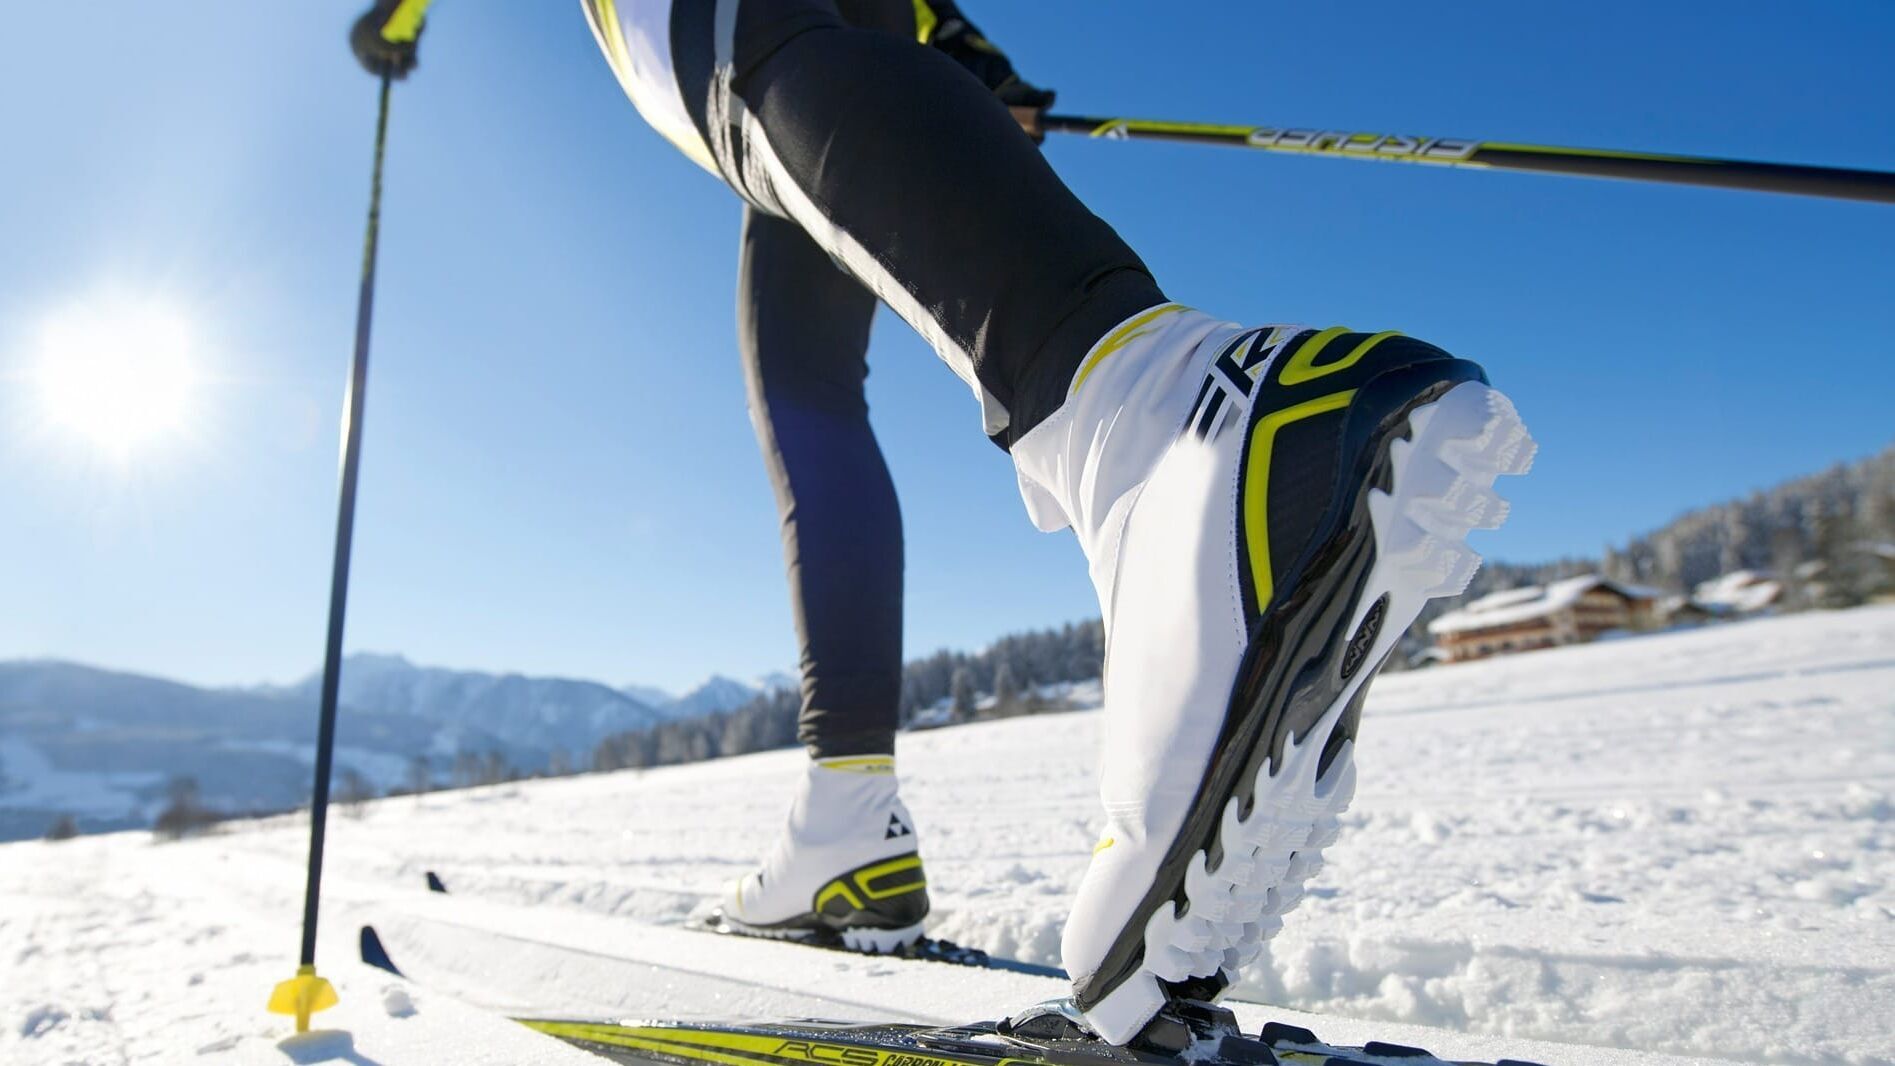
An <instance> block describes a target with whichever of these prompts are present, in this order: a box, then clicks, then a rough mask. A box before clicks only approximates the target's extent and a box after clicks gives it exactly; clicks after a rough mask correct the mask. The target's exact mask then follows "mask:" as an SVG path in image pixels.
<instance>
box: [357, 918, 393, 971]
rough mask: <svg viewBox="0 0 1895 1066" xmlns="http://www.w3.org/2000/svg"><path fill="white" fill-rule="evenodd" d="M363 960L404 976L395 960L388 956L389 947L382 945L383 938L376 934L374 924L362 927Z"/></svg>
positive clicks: (380, 968)
mask: <svg viewBox="0 0 1895 1066" xmlns="http://www.w3.org/2000/svg"><path fill="white" fill-rule="evenodd" d="M362 961H363V962H366V963H368V964H369V965H370V966H373V967H375V968H376V969H378V970H386V971H388V972H389V973H392V974H394V975H395V976H396V977H400V976H402V972H401V970H400V969H398V968H397V967H396V966H395V960H394V959H391V958H389V957H388V949H387V948H385V947H383V946H382V938H381V937H380V936H379V935H377V934H376V932H375V927H374V926H372V925H365V926H363V927H362Z"/></svg>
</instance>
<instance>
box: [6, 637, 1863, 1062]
mask: <svg viewBox="0 0 1895 1066" xmlns="http://www.w3.org/2000/svg"><path fill="white" fill-rule="evenodd" d="M1892 647H1895V607H1873V608H1862V609H1856V610H1851V611H1837V612H1816V613H1810V614H1804V615H1798V616H1794V617H1785V618H1775V619H1765V620H1758V621H1750V622H1740V623H1734V624H1731V625H1725V626H1717V627H1712V628H1708V629H1703V630H1698V631H1695V632H1688V633H1675V634H1665V635H1659V636H1653V637H1647V638H1641V639H1637V640H1625V641H1616V642H1608V643H1602V644H1594V645H1587V646H1582V647H1573V648H1563V649H1556V650H1552V651H1546V652H1540V653H1536V654H1534V655H1532V656H1521V657H1516V658H1512V659H1500V660H1491V661H1486V662H1479V663H1472V664H1467V665H1462V666H1449V667H1443V668H1440V669H1437V670H1432V671H1425V672H1419V673H1414V674H1409V675H1405V676H1402V677H1396V678H1390V679H1387V680H1385V681H1384V682H1383V683H1381V684H1380V685H1378V686H1377V688H1376V689H1375V691H1374V694H1373V696H1372V697H1371V698H1370V700H1369V702H1368V705H1367V708H1366V710H1365V716H1364V720H1363V733H1362V740H1361V746H1360V749H1359V755H1358V757H1359V759H1360V767H1361V780H1362V785H1361V790H1360V792H1359V794H1358V797H1357V800H1356V802H1355V805H1354V807H1353V809H1352V810H1351V811H1350V813H1349V814H1348V816H1347V819H1346V821H1347V825H1346V829H1345V831H1344V834H1343V837H1342V839H1341V841H1340V842H1339V843H1338V844H1337V845H1336V846H1335V847H1334V848H1332V849H1331V851H1330V853H1329V863H1328V865H1327V866H1326V868H1325V869H1324V870H1323V871H1322V873H1321V874H1320V875H1319V876H1318V877H1317V879H1316V880H1315V881H1314V882H1312V885H1311V891H1310V893H1309V896H1308V897H1307V899H1306V901H1305V903H1304V904H1303V906H1302V908H1301V909H1300V910H1298V911H1297V912H1296V913H1295V914H1293V915H1291V916H1290V918H1289V921H1288V923H1287V925H1286V927H1285V929H1284V931H1283V932H1282V933H1281V934H1280V935H1279V937H1278V938H1277V939H1276V940H1275V941H1274V942H1273V943H1272V944H1271V946H1270V949H1269V951H1268V952H1267V953H1266V955H1265V956H1264V958H1263V960H1261V961H1260V962H1259V964H1258V965H1256V966H1255V967H1253V968H1252V969H1251V970H1250V971H1249V972H1248V973H1247V975H1246V979H1245V981H1244V983H1243V984H1242V985H1241V986H1240V987H1239V988H1238V989H1237V991H1236V997H1237V998H1238V999H1241V1000H1244V1001H1247V1002H1250V1003H1253V1004H1254V1003H1256V1002H1267V1003H1271V1004H1276V1006H1272V1007H1267V1008H1266V1007H1262V1006H1256V1005H1241V1004H1240V1005H1239V1013H1240V1017H1242V1019H1243V1020H1244V1022H1245V1024H1246V1025H1250V1026H1255V1025H1257V1024H1259V1023H1261V1022H1262V1021H1263V1020H1265V1019H1283V1020H1289V1021H1292V1022H1294V1023H1297V1024H1303V1025H1307V1026H1309V1027H1311V1028H1313V1029H1315V1030H1316V1031H1317V1032H1318V1033H1319V1034H1322V1035H1324V1036H1327V1037H1330V1038H1332V1039H1336V1040H1357V1041H1359V1040H1362V1039H1368V1038H1377V1037H1379V1038H1381V1039H1388V1040H1394V1041H1398V1042H1402V1043H1410V1044H1419V1045H1422V1046H1425V1047H1429V1048H1431V1049H1432V1050H1435V1051H1437V1052H1442V1053H1446V1054H1449V1055H1461V1056H1470V1057H1472V1056H1481V1057H1487V1058H1493V1057H1498V1056H1513V1057H1518V1058H1526V1059H1530V1060H1533V1061H1538V1062H1545V1063H1549V1064H1551V1066H1589V1064H1594V1063H1597V1064H1601V1066H1604V1064H1620V1063H1626V1064H1630V1063H1637V1064H1641V1066H1656V1064H1658V1063H1677V1064H1679V1066H1684V1063H1686V1062H1687V1061H1693V1062H1697V1063H1700V1064H1701V1063H1702V1062H1703V1061H1704V1060H1703V1058H1696V1059H1692V1060H1684V1059H1679V1058H1675V1056H1701V1057H1709V1058H1713V1059H1721V1060H1741V1061H1747V1062H1776V1063H1798V1064H1801V1063H1810V1064H1815V1063H1849V1064H1854V1066H1875V1064H1886V1063H1895V1021H1892V1020H1891V1018H1890V1016H1889V1013H1888V1011H1887V1009H1886V1008H1887V1005H1888V1003H1890V1002H1891V1001H1895V744H1891V743H1890V742H1889V740H1890V734H1889V722H1890V721H1891V716H1892V715H1895V658H1891V656H1890V652H1889V649H1890V648H1892ZM1098 724H1099V722H1098V715H1097V714H1096V713H1095V712H1076V713H1069V714H1062V715H1049V716H1043V717H1037V718H1021V719H1014V720H1009V721H1000V722H986V723H977V724H973V725H967V726H959V727H955V728H950V729H943V730H936V731H933V732H928V733H921V734H914V735H911V736H908V737H905V738H904V739H903V740H902V742H901V743H902V747H901V752H900V757H901V763H902V767H903V779H904V792H905V794H906V797H907V800H908V803H909V805H910V807H911V809H912V810H913V812H914V815H915V817H916V819H917V825H918V829H919V833H920V836H919V841H920V845H921V848H922V853H923V855H924V857H925V859H926V861H927V862H928V865H929V883H930V891H931V893H932V894H933V897H934V903H935V909H934V913H933V916H932V917H931V919H930V924H931V926H932V930H933V932H934V933H936V934H937V935H940V936H945V937H949V938H951V939H954V940H957V941H959V942H962V943H966V944H972V945H976V946H980V947H984V948H987V949H990V950H992V951H994V952H997V953H1001V954H1006V955H1012V956H1016V957H1019V958H1022V959H1026V960H1030V961H1036V962H1048V961H1053V960H1054V959H1055V957H1056V950H1057V943H1058V938H1059V934H1060V928H1061V922H1062V918H1063V915H1064V913H1065V907H1066V905H1067V902H1068V900H1069V899H1070V897H1071V893H1072V891H1073V888H1074V886H1075V885H1076V884H1077V881H1078V879H1079V876H1080V874H1081V872H1082V871H1083V870H1084V868H1085V865H1086V861H1087V855H1088V852H1089V850H1090V848H1091V846H1092V843H1093V838H1094V834H1095V833H1096V831H1097V830H1098V827H1099V822H1100V815H1099V811H1098V809H1097V799H1096V795H1097V793H1096V786H1095V782H1094V779H1093V775H1092V766H1093V749H1094V746H1095V744H1096V743H1097V738H1098ZM799 758H800V756H799V755H798V753H796V752H792V751H785V752H771V753H764V754H760V755H753V756H746V757H743V758H737V759H726V760H720V761H717V762H710V763H704V764H700V765H697V766H687V767H672V768H666V769H656V770H646V771H625V772H620V773H612V774H597V775H591V776H586V777H579V778H572V779H567V780H561V781H535V782H521V783H516V784H507V785H501V786H496V787H491V788H480V789H472V790H466V791H461V792H452V793H436V794H433V795H429V796H426V797H421V798H419V799H413V798H397V799H390V800H384V801H380V802H377V803H374V804H371V805H370V808H369V810H368V812H367V814H366V816H365V817H363V818H361V819H359V820H354V819H339V820H337V821H335V822H333V823H332V830H331V835H330V841H329V847H330V866H329V873H328V877H327V878H326V880H325V885H326V886H327V890H328V896H327V903H326V910H325V914H326V917H325V921H324V925H323V929H324V935H323V941H322V944H321V953H320V960H321V966H322V968H323V971H324V972H325V973H327V974H329V975H330V976H331V977H332V978H333V979H335V980H336V981H337V982H338V984H339V986H340V989H341V994H342V997H343V1006H342V1007H341V1008H340V1009H338V1010H337V1011H335V1012H332V1013H330V1014H327V1015H324V1016H322V1019H321V1020H322V1023H323V1024H324V1025H325V1026H327V1027H328V1028H329V1029H330V1032H329V1033H328V1034H327V1035H326V1036H321V1037H312V1038H308V1039H307V1040H306V1041H305V1042H304V1043H297V1042H294V1041H292V1042H288V1043H286V1044H283V1045H279V1044H278V1043H277V1042H278V1041H279V1040H281V1039H282V1037H283V1036H284V1034H286V1033H287V1027H286V1025H285V1023H283V1022H282V1021H281V1020H280V1019H272V1018H271V1017H269V1016H267V1015H264V1014H263V1013H261V1010H260V1007H261V1003H262V999H263V996H264V993H265V991H266V990H267V989H268V987H269V986H270V984H271V983H272V982H274V981H276V980H279V979H281V978H282V977H284V976H287V974H288V973H289V971H290V968H291V961H292V958H291V955H292V950H291V949H292V948H293V947H294V945H295V929H296V919H297V914H298V907H299V900H300V891H301V886H302V879H301V861H302V856H303V846H304V826H303V825H302V824H301V822H300V820H299V819H296V818H279V819H272V820H269V821H266V822H258V823H246V824H239V825H233V826H229V827H227V828H226V829H225V830H224V831H222V832H220V833H218V834H216V835H214V836H210V837H206V838H202V839H197V840H191V841H185V842H182V843H177V844H169V845H164V846H158V847H154V846H151V845H150V843H149V841H150V837H149V835H147V834H144V833H137V834H125V835H119V836H108V837H93V838H83V839H80V840H76V841H70V842H66V843H63V844H48V843H41V842H31V843H22V844H12V845H6V846H4V847H0V914H4V915H6V918H5V920H0V957H4V958H7V959H9V960H12V963H11V964H12V967H13V968H12V970H11V971H10V972H9V979H8V981H6V982H4V984H0V1018H3V1019H4V1020H5V1024H0V1060H4V1061H6V1062H9V1063H23V1064H37V1063H55V1062H67V1061H100V1060H111V1059H114V1058H115V1057H116V1056H117V1055H118V1053H119V1052H120V1050H121V1049H123V1048H126V1047H131V1046H137V1047H141V1048H146V1049H149V1050H150V1051H151V1052H152V1053H153V1054H156V1055H159V1056H161V1057H162V1056H163V1055H165V1054H168V1053H173V1052H175V1053H178V1054H189V1053H190V1052H192V1051H195V1052H197V1054H196V1055H195V1056H193V1060H194V1061H200V1062H204V1063H206V1064H216V1063H223V1062H232V1063H235V1062H265V1061H282V1058H283V1056H284V1055H285V1053H288V1054H290V1055H291V1057H292V1058H296V1059H297V1060H298V1061H313V1060H314V1059H316V1058H323V1059H329V1058H343V1059H348V1060H349V1061H365V1062H391V1063H392V1062H402V1063H409V1064H427V1063H450V1062H451V1063H454V1064H455V1066H462V1064H466V1063H495V1064H499V1063H507V1064H518V1063H523V1062H545V1063H554V1062H572V1063H575V1064H577V1063H583V1062H586V1061H592V1060H587V1059H584V1058H582V1057H581V1058H571V1057H562V1056H561V1052H562V1051H563V1049H560V1048H557V1047H554V1046H551V1045H543V1044H541V1043H539V1042H536V1041H533V1040H523V1039H521V1033H522V1031H521V1030H519V1029H517V1028H515V1027H512V1026H510V1025H509V1024H508V1023H506V1022H504V1021H501V1020H500V1019H499V1018H498V1017H497V1016H496V1015H491V1014H486V1013H484V1012H482V1011H479V1010H475V1009H472V1008H471V1007H470V1006H468V1004H470V1003H473V1004H487V1005H492V1006H497V1007H504V1008H505V1009H507V1010H510V1011H514V1012H522V1013H548V1012H558V1013H576V1014H610V1015H619V1016H624V1015H640V1016H642V1015H653V1014H658V1015H663V1014H674V1015H675V1014H685V1013H690V1014H696V1015H700V1016H701V1015H704V1014H740V1015H746V1016H753V1017H754V1016H760V1015H769V1014H784V1013H794V1014H815V1015H825V1016H830V1017H843V1018H856V1019H861V1018H865V1017H869V1016H879V1017H888V1016H894V1017H906V1018H914V1019H919V1020H936V1021H948V1020H965V1019H968V1018H975V1017H993V1016H995V1015H997V1014H1000V1013H1004V1012H1007V1011H1010V1010H1013V1009H1016V1008H1018V1007H1020V1006H1022V1005H1024V1004H1026V1003H1028V1002H1030V1001H1032V1000H1034V999H1038V998H1042V997H1044V996H1047V995H1050V994H1053V993H1055V992H1057V991H1058V988H1059V985H1058V983H1057V982H1055V981H1052V980H1049V979H1045V978H1038V977H1028V976H1025V975H1019V974H996V973H985V972H978V971H967V970H960V969H958V968H955V967H945V966H940V965H937V964H926V963H900V962H890V961H886V960H871V959H852V958H848V957H844V956H838V955H833V954H830V953H819V952H810V951H807V950H806V949H800V948H795V947H791V946H786V945H777V944H767V943H750V942H741V941H727V940H721V939H716V938H707V937H704V936H703V935H701V934H694V933H686V932H682V931H680V930H678V929H677V928H676V927H677V924H678V923H679V922H680V921H682V920H683V918H684V917H685V916H686V915H688V914H689V913H691V911H692V910H693V908H695V907H697V906H698V905H699V904H700V902H701V901H702V900H703V898H704V897H705V895H706V894H707V893H710V892H712V891H714V890H715V888H716V886H717V885H718V883H719V882H720V881H721V880H722V879H724V878H727V877H730V876H733V875H735V874H736V873H738V872H739V871H741V870H742V869H744V867H745V866H746V864H747V863H748V862H750V861H753V859H754V858H755V856H756V855H757V854H758V853H759V852H760V851H761V850H762V849H763V848H764V847H765V846H766V844H767V842H768V839H769V837H770V835H771V834H772V833H773V832H774V831H775V828H776V826H777V825H778V823H779V822H780V820H781V818H782V817H783V810H784V806H785V803H786V802H787V797H788V791H789V788H790V786H791V782H792V779H793V777H794V774H795V773H796V769H797V763H798V760H799ZM426 870H434V871H438V872H439V873H440V875H441V876H442V877H443V878H445V879H446V881H447V883H448V884H449V885H450V886H451V887H452V889H453V891H454V895H452V896H446V897H442V896H433V895H430V894H428V893H426V892H425V891H423V890H422V888H421V876H422V872H423V871H426ZM363 921H373V922H375V923H377V925H378V926H379V927H380V928H381V929H382V931H383V933H384V934H385V936H386V937H387V939H388V941H389V946H390V949H391V950H393V951H395V952H396V953H397V957H398V958H399V959H401V960H403V961H404V964H405V965H407V966H408V968H409V969H410V970H411V971H412V972H414V973H416V974H419V975H421V976H422V977H423V979H424V981H425V984H424V985H422V986H420V987H415V986H406V985H404V984H403V983H401V982H399V981H397V980H395V979H393V978H390V977H388V976H386V975H384V974H380V973H378V972H376V971H370V970H364V969H362V968H361V967H359V966H357V965H354V964H353V963H352V962H351V959H352V958H353V953H354V949H355V944H354V937H355V933H356V927H357V926H358V925H359V924H360V923H361V922H363ZM1878 1004H1879V1006H1878ZM1305 1011H1308V1012H1315V1015H1313V1016H1312V1015H1309V1014H1304V1013H1300V1012H1305ZM337 1030H344V1031H345V1032H338V1031H337ZM1615 1049H1616V1050H1615ZM299 1056H300V1057H299Z"/></svg>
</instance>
